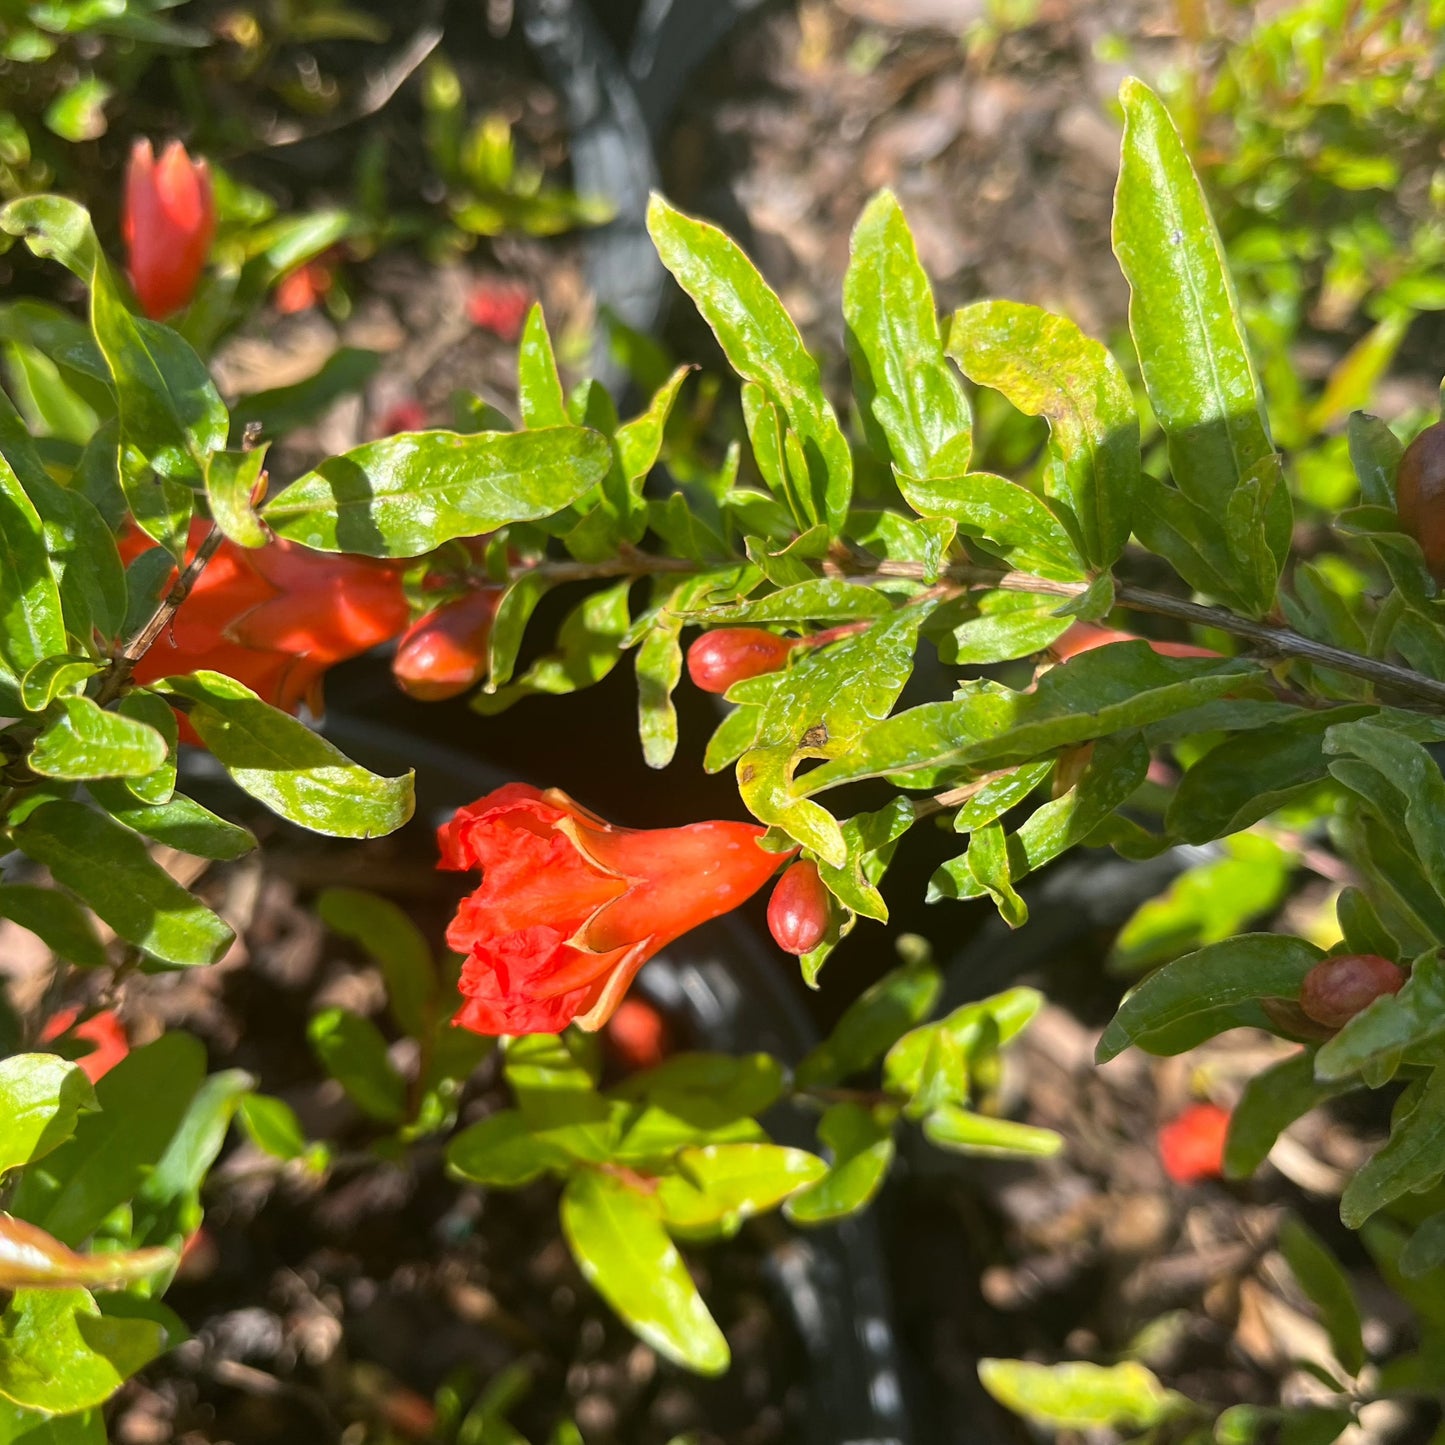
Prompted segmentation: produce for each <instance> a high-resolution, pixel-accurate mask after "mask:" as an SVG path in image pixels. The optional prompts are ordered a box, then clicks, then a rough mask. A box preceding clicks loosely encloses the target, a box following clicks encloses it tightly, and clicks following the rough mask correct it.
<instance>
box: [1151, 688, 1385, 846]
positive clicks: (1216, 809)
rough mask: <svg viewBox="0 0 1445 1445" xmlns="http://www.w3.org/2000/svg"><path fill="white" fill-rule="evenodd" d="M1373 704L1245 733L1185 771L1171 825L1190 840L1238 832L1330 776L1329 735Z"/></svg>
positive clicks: (1170, 816) (1310, 715) (1168, 818)
mask: <svg viewBox="0 0 1445 1445" xmlns="http://www.w3.org/2000/svg"><path fill="white" fill-rule="evenodd" d="M1373 711H1374V710H1373V709H1372V708H1364V707H1359V708H1354V707H1348V708H1331V709H1329V710H1328V711H1326V712H1313V713H1306V714H1305V715H1304V716H1303V717H1296V718H1289V719H1287V720H1285V721H1282V722H1278V723H1276V724H1274V726H1272V727H1267V728H1257V729H1255V730H1254V731H1253V732H1247V733H1240V734H1239V735H1237V736H1235V737H1232V738H1229V739H1227V740H1226V741H1224V742H1223V743H1221V744H1220V745H1219V746H1218V747H1217V748H1213V749H1211V750H1210V751H1209V752H1208V753H1206V754H1205V755H1204V757H1203V758H1201V759H1200V760H1199V761H1198V762H1197V763H1195V764H1194V766H1193V767H1191V768H1190V769H1189V771H1188V772H1187V773H1185V775H1184V777H1183V779H1182V781H1181V782H1180V784H1179V788H1178V791H1177V792H1176V793H1175V795H1174V798H1173V801H1172V802H1171V803H1170V804H1169V811H1168V814H1167V815H1166V820H1165V821H1166V823H1167V826H1168V828H1169V830H1170V832H1171V833H1174V834H1176V835H1177V836H1178V837H1180V838H1182V839H1183V840H1184V841H1185V842H1186V843H1207V842H1208V841H1209V840H1210V839H1211V838H1222V837H1224V836H1225V835H1226V834H1228V833H1238V832H1240V831H1241V830H1242V829H1244V828H1248V827H1249V826H1250V825H1251V824H1253V823H1257V822H1258V821H1259V820H1260V819H1261V818H1263V817H1265V816H1267V815H1268V814H1270V813H1272V812H1274V811H1275V809H1277V808H1281V807H1283V806H1284V805H1285V804H1286V803H1288V802H1290V801H1291V800H1292V799H1294V798H1297V797H1299V796H1300V795H1301V794H1303V793H1307V792H1309V791H1310V790H1311V789H1313V788H1315V787H1316V786H1317V785H1318V784H1319V783H1320V782H1321V781H1322V780H1323V779H1325V778H1326V777H1328V776H1329V763H1328V760H1327V759H1326V757H1325V750H1326V744H1325V733H1326V731H1327V730H1328V729H1329V728H1331V727H1333V726H1335V724H1336V723H1343V722H1347V721H1349V720H1350V719H1351V718H1359V717H1364V716H1368V715H1369V714H1370V713H1371V712H1373Z"/></svg>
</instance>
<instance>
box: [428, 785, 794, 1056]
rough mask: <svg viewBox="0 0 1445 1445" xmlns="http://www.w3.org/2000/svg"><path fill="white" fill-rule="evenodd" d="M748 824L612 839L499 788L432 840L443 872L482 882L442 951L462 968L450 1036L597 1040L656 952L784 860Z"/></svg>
mask: <svg viewBox="0 0 1445 1445" xmlns="http://www.w3.org/2000/svg"><path fill="white" fill-rule="evenodd" d="M762 835H763V829H762V828H759V827H758V826H757V825H756V824H753V823H724V822H709V823H690V824H688V825H687V826H686V827H682V828H653V829H646V830H637V829H632V828H615V827H613V826H612V825H611V824H610V823H605V822H603V821H602V819H601V818H598V817H597V816H596V815H595V814H593V813H589V812H588V811H587V810H586V809H585V808H582V807H580V806H579V805H578V804H577V803H574V802H573V801H572V799H571V798H569V797H568V796H567V795H566V794H565V793H561V792H558V791H557V789H555V788H552V789H549V790H548V791H547V792H545V793H543V792H539V791H538V790H537V789H536V788H533V787H529V786H528V785H526V784H525V783H509V784H507V786H506V787H503V788H498V789H497V790H496V791H495V792H493V793H489V794H487V796H486V797H484V798H479V799H478V800H477V801H476V802H475V803H472V804H471V805H469V806H468V807H465V808H461V809H459V810H458V811H457V813H456V816H455V817H453V818H452V820H451V821H450V822H448V823H445V824H443V825H442V827H441V828H440V829H439V830H438V832H437V841H438V843H439V845H440V848H441V862H440V864H439V866H440V867H442V868H449V869H453V870H456V871H464V870H467V869H471V868H480V869H481V870H482V886H481V887H480V888H478V889H477V890H476V892H475V893H472V894H471V895H469V896H468V897H467V898H465V899H463V900H462V903H461V906H460V908H459V909H458V910H457V915H456V917H455V918H454V919H453V920H452V923H451V927H450V928H449V929H448V930H447V942H448V944H450V945H451V947H452V948H454V949H456V950H457V952H458V953H462V954H465V955H466V961H465V963H464V964H463V965H462V977H461V990H462V993H463V994H465V995H466V1002H465V1003H464V1004H463V1005H462V1009H461V1012H460V1013H458V1014H457V1016H456V1022H457V1023H459V1024H461V1025H463V1026H464V1027H466V1028H469V1029H473V1030H475V1031H476V1032H477V1033H480V1034H536V1033H555V1032H557V1031H558V1030H560V1029H563V1028H565V1027H566V1026H567V1025H568V1024H570V1023H576V1024H578V1025H580V1026H581V1027H582V1028H584V1029H589V1030H592V1029H598V1028H601V1027H602V1025H603V1024H605V1023H606V1022H607V1020H608V1019H609V1018H610V1017H611V1015H612V1012H613V1010H614V1009H616V1007H617V1005H618V1004H619V1003H620V1002H621V1001H622V996H623V994H624V993H626V991H627V987H628V985H629V984H630V983H631V982H632V979H633V976H634V975H635V974H636V973H637V970H638V969H639V968H641V967H642V965H643V964H644V963H645V962H646V961H647V960H648V959H649V958H651V957H652V955H653V954H655V953H656V952H657V951H658V950H659V949H661V948H663V947H664V946H665V945H666V944H669V943H671V942H672V941H673V939H675V938H678V937H680V936H681V935H682V934H684V933H686V932H687V931H688V930H689V929H691V928H696V927H697V926H698V924H700V923H706V922H707V920H708V919H710V918H716V917H718V916H719V915H720V914H723V913H727V912H729V911H730V910H732V909H734V908H736V907H737V906H738V905H739V904H740V903H742V902H744V901H745V900H746V899H748V898H750V897H751V896H752V895H753V894H754V893H756V892H757V890H758V889H759V888H761V887H762V886H763V884H764V883H766V882H767V880H768V879H769V878H770V877H771V876H772V874H773V872H774V871H775V870H776V868H777V867H778V865H779V863H780V862H782V861H783V860H782V859H781V858H780V857H779V856H778V854H776V853H765V852H764V851H763V850H762V849H761V848H760V847H758V839H759V838H761V837H762Z"/></svg>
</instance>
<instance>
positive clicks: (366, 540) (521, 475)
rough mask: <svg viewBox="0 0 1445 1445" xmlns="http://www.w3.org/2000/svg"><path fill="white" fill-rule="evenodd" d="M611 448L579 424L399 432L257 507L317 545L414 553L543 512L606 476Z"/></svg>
mask: <svg viewBox="0 0 1445 1445" xmlns="http://www.w3.org/2000/svg"><path fill="white" fill-rule="evenodd" d="M611 462H612V448H611V445H610V444H609V443H608V440H607V438H606V437H604V436H600V435H599V434H598V433H597V432H593V431H588V430H586V429H585V428H583V427H571V426H556V427H547V428H545V429H544V430H542V431H528V432H477V433H474V434H472V435H469V436H463V435H460V434H458V433H456V432H443V431H426V432H403V433H401V434H399V435H397V436H394V437H386V438H384V439H383V440H381V441H375V442H367V443H366V444H365V445H364V446H360V447H356V448H354V449H353V450H351V451H349V452H345V453H343V454H342V455H341V456H338V457H332V458H331V459H330V460H328V461H325V462H323V463H322V464H321V466H320V467H318V468H317V469H316V470H315V471H313V472H308V473H306V475H305V476H303V477H301V478H300V479H299V480H297V481H295V482H293V483H292V484H291V485H290V486H289V487H287V488H286V490H285V491H283V492H281V493H280V494H279V495H278V496H277V497H276V498H275V499H274V500H273V501H271V502H269V503H268V504H267V505H266V507H265V508H264V509H263V511H262V514H261V515H262V517H263V518H264V520H265V521H266V523H267V525H269V526H270V527H271V529H272V530H273V531H274V532H276V534H277V535H278V536H281V537H284V538H285V539H287V540H288V541H292V542H299V543H300V544H301V545H302V546H303V547H314V548H316V549H317V550H318V551H322V552H354V553H360V554H362V555H363V556H367V557H418V556H420V555H421V554H422V553H424V552H430V551H431V550H433V549H434V548H436V547H439V546H441V545H442V543H443V542H449V541H451V539H452V538H453V537H473V536H476V535H478V534H479V533H482V532H494V531H496V530H497V528H499V527H505V526H508V525H510V524H511V523H513V522H530V521H535V520H537V519H538V518H541V517H549V516H552V515H553V514H554V513H557V512H560V511H561V510H562V509H563V508H564V507H567V506H569V505H571V503H573V502H575V501H577V499H578V498H579V497H581V496H582V495H583V494H584V493H585V492H587V491H589V490H590V489H591V488H592V487H594V486H596V484H597V483H598V482H600V481H601V480H602V478H603V477H604V476H606V474H607V471H608V468H609V466H610V465H611Z"/></svg>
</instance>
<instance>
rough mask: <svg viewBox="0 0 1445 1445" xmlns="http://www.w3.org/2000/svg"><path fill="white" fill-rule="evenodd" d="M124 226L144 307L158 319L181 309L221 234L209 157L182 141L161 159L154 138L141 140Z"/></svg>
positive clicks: (129, 178)
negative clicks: (191, 151) (197, 156)
mask: <svg viewBox="0 0 1445 1445" xmlns="http://www.w3.org/2000/svg"><path fill="white" fill-rule="evenodd" d="M120 228H121V235H122V237H123V238H124V240H125V245H126V252H127V254H128V256H129V262H130V264H129V271H130V281H131V285H132V286H133V287H134V288H135V294H136V300H138V301H139V302H140V304H141V310H142V311H144V312H145V314H146V315H147V316H149V317H151V318H152V319H154V320H160V319H161V318H162V317H165V316H169V315H170V314H171V313H172V312H174V311H179V310H180V309H181V307H182V306H185V305H186V304H187V303H188V302H189V301H190V299H191V297H192V296H193V295H195V291H196V287H197V285H198V284H199V283H200V279H201V272H202V271H203V270H205V266H206V257H207V256H208V255H209V253H210V249H211V238H212V237H213V236H214V235H215V233H216V203H215V200H214V198H213V197H212V195H211V175H210V172H209V171H208V170H207V169H206V163H205V161H193V160H192V159H191V158H190V156H189V155H187V154H186V148H185V147H184V146H183V145H182V144H181V143H180V142H179V141H172V142H171V143H170V145H168V146H167V147H166V148H165V150H163V151H162V152H161V154H160V156H159V158H158V157H157V156H156V154H155V152H154V151H153V150H152V149H151V143H150V142H149V141H148V140H138V141H136V143H135V146H134V148H133V149H132V150H131V153H130V164H129V166H128V167H127V168H126V176H125V202H124V205H123V207H122V210H121V223H120Z"/></svg>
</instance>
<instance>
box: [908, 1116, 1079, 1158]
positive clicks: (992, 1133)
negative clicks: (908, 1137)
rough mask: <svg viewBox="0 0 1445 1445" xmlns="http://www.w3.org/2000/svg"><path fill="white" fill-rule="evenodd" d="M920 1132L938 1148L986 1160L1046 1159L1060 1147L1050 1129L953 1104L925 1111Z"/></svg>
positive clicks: (1062, 1144) (1058, 1137) (1056, 1136)
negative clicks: (976, 1112) (927, 1113)
mask: <svg viewBox="0 0 1445 1445" xmlns="http://www.w3.org/2000/svg"><path fill="white" fill-rule="evenodd" d="M923 1133H924V1137H925V1138H927V1140H928V1141H929V1143H930V1144H936V1145H938V1147H939V1148H940V1149H950V1150H952V1151H953V1152H954V1153H957V1154H972V1155H977V1156H980V1157H982V1158H986V1159H1020V1158H1024V1159H1026V1158H1040V1159H1046V1158H1048V1157H1049V1156H1050V1155H1053V1154H1057V1153H1058V1152H1059V1150H1060V1149H1062V1148H1063V1147H1064V1141H1063V1139H1062V1138H1061V1137H1060V1136H1059V1135H1058V1134H1056V1133H1054V1131H1053V1130H1052V1129H1039V1128H1037V1127H1035V1126H1034V1125H1032V1124H1019V1123H1016V1122H1015V1121H1014V1120H1012V1119H995V1118H993V1117H991V1116H990V1115H988V1114H975V1113H974V1112H973V1111H972V1110H971V1109H961V1108H959V1107H958V1106H957V1105H956V1104H943V1105H940V1106H939V1107H938V1108H937V1109H935V1110H934V1111H933V1112H932V1113H931V1114H929V1115H928V1116H927V1118H925V1119H924V1121H923Z"/></svg>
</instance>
